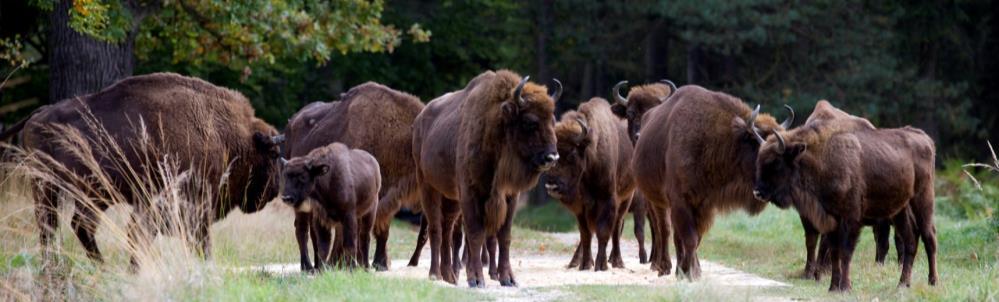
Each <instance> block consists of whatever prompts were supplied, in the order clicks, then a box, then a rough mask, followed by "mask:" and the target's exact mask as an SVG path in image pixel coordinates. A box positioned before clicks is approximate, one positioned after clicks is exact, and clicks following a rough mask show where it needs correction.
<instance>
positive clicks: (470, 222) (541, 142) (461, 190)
mask: <svg viewBox="0 0 999 302" xmlns="http://www.w3.org/2000/svg"><path fill="white" fill-rule="evenodd" d="M527 79H528V78H527V77H524V78H523V79H521V78H520V76H519V75H517V74H515V73H513V72H510V71H507V70H501V71H498V72H493V71H487V72H484V73H482V74H480V75H478V76H476V77H475V78H474V79H472V80H471V81H469V82H468V85H467V86H465V88H464V89H462V90H458V91H455V92H451V93H448V94H445V95H443V96H441V97H438V98H437V99H434V100H433V101H431V102H430V103H429V104H428V105H427V107H426V108H425V109H424V110H423V112H421V113H420V115H419V116H418V117H417V118H416V121H415V123H414V125H413V156H414V158H415V159H416V166H417V180H418V183H419V184H420V188H421V191H422V192H423V194H422V196H423V198H422V204H423V213H424V217H426V219H428V233H429V237H430V246H431V264H430V276H431V278H443V279H444V280H445V281H448V282H451V283H454V282H456V280H455V279H456V276H455V274H454V271H453V270H452V269H451V259H450V258H451V255H450V253H448V252H447V251H449V250H450V249H451V244H452V242H451V238H450V237H451V236H448V235H449V234H452V232H451V229H452V228H453V226H454V224H455V221H456V220H457V217H458V216H459V214H460V216H462V217H463V218H462V220H463V222H464V229H465V231H464V233H465V236H466V238H467V239H466V240H465V242H466V244H467V247H468V249H469V253H468V255H469V260H468V263H467V267H466V274H467V276H468V285H469V286H471V287H482V286H485V279H484V278H483V277H482V261H481V259H480V256H481V249H482V245H483V242H484V241H485V240H486V237H487V236H492V235H496V236H497V239H498V241H499V264H498V265H499V267H498V269H499V279H500V280H499V281H500V284H502V285H504V286H515V285H516V284H517V282H516V281H515V279H514V276H513V271H512V269H511V267H510V240H511V237H510V228H511V224H512V221H513V214H514V209H515V208H516V203H517V196H518V195H519V194H520V193H521V192H523V191H525V190H527V189H529V188H531V187H532V186H533V185H534V184H535V183H537V181H538V176H539V175H540V174H541V173H542V172H544V171H546V170H548V169H550V168H551V167H552V166H554V165H555V163H556V162H557V161H558V156H559V155H558V153H557V152H556V147H555V130H554V127H555V116H554V111H555V101H554V100H556V99H558V95H559V93H558V92H556V93H554V94H553V95H551V96H549V95H548V94H547V89H546V88H545V87H544V86H540V85H536V84H534V83H528V82H527ZM559 90H561V89H559ZM442 234H443V235H444V236H442ZM442 251H444V252H442Z"/></svg>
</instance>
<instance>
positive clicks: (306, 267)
mask: <svg viewBox="0 0 999 302" xmlns="http://www.w3.org/2000/svg"><path fill="white" fill-rule="evenodd" d="M311 218H312V217H311V216H310V215H308V214H304V213H295V240H296V241H298V255H299V262H300V266H301V268H302V271H303V272H312V271H313V268H312V262H311V261H309V236H310V235H309V233H310V232H309V230H310V229H311V228H312V227H311V226H310V225H309V224H310V223H311ZM314 244H315V243H314Z"/></svg>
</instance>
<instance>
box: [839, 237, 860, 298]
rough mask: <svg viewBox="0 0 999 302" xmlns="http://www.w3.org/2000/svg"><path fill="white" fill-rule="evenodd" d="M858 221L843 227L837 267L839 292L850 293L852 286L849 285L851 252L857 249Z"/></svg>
mask: <svg viewBox="0 0 999 302" xmlns="http://www.w3.org/2000/svg"><path fill="white" fill-rule="evenodd" d="M860 227H861V224H860V222H859V221H854V222H849V223H846V225H845V227H844V230H843V231H844V232H843V233H844V238H842V239H843V241H842V242H841V246H840V249H839V263H838V264H839V267H840V270H841V273H840V279H839V289H838V290H839V291H850V289H851V288H853V286H852V285H851V283H850V262H851V261H852V260H853V251H854V250H855V249H856V247H857V240H858V239H859V237H860Z"/></svg>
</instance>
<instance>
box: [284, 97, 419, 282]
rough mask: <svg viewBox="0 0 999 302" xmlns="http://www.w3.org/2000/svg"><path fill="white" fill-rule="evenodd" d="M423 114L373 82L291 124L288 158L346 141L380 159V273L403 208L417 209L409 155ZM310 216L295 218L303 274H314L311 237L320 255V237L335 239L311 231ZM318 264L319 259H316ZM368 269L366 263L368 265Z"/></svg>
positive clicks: (313, 107)
mask: <svg viewBox="0 0 999 302" xmlns="http://www.w3.org/2000/svg"><path fill="white" fill-rule="evenodd" d="M421 110H423V103H421V102H420V99H418V98H416V97H415V96H412V95H409V94H407V93H404V92H400V91H397V90H393V89H391V88H389V87H386V86H384V85H381V84H377V83H373V82H368V83H364V84H361V85H358V86H355V87H354V88H351V89H350V90H348V91H347V92H346V93H344V94H343V95H342V96H341V98H340V100H339V101H335V102H315V103H311V104H309V105H307V106H305V107H304V108H302V109H301V110H299V111H298V113H295V115H294V116H292V118H291V119H289V120H288V128H287V129H286V130H285V136H286V138H287V141H286V143H285V146H286V149H285V150H284V151H285V153H286V154H287V155H288V156H303V155H306V154H308V153H309V152H310V151H312V150H313V149H316V148H320V147H323V146H326V145H328V144H330V143H333V142H340V143H343V144H345V145H347V146H348V147H350V148H355V149H361V150H364V151H367V152H368V153H371V155H372V156H374V157H375V158H376V159H378V165H379V167H380V169H381V178H382V181H383V184H384V185H383V186H382V190H381V192H380V195H379V196H380V199H379V201H378V212H377V213H378V214H377V217H376V218H375V226H374V236H375V240H376V245H375V258H374V261H373V263H372V265H373V266H374V267H375V269H376V270H379V271H381V270H386V269H388V268H389V267H390V263H389V258H388V246H387V245H386V243H387V242H388V237H389V225H390V223H391V221H392V217H394V216H395V214H396V213H397V212H398V211H399V208H401V207H403V206H406V207H408V208H411V209H412V208H416V207H418V205H417V204H416V197H417V194H416V192H417V190H416V174H415V173H416V168H415V164H414V163H413V157H412V155H411V154H410V152H408V150H411V149H412V143H413V130H412V126H413V120H414V119H416V115H417V114H419V113H420V111H421ZM309 217H310V215H309V214H307V213H299V214H297V215H296V217H295V234H296V238H297V239H298V244H299V252H300V254H301V266H302V270H311V269H312V264H311V263H309V257H308V254H309V252H308V240H309V235H310V233H311V235H312V236H311V238H312V239H313V240H312V241H313V247H314V248H313V252H314V253H315V254H318V246H317V245H316V241H317V239H318V237H320V236H321V237H329V236H330V235H329V234H328V230H323V229H321V228H320V229H317V230H315V231H317V232H318V234H317V232H310V231H311V230H310V229H311V225H312V224H313V223H314V222H315V221H311V219H310V218H309ZM316 258H317V259H318V258H319V257H318V256H316ZM365 265H366V264H365Z"/></svg>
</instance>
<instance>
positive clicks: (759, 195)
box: [753, 188, 768, 203]
mask: <svg viewBox="0 0 999 302" xmlns="http://www.w3.org/2000/svg"><path fill="white" fill-rule="evenodd" d="M753 197H754V198H756V200H758V201H760V202H763V203H766V202H768V201H767V198H766V197H764V196H763V193H762V192H760V189H759V188H755V189H753Z"/></svg>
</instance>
